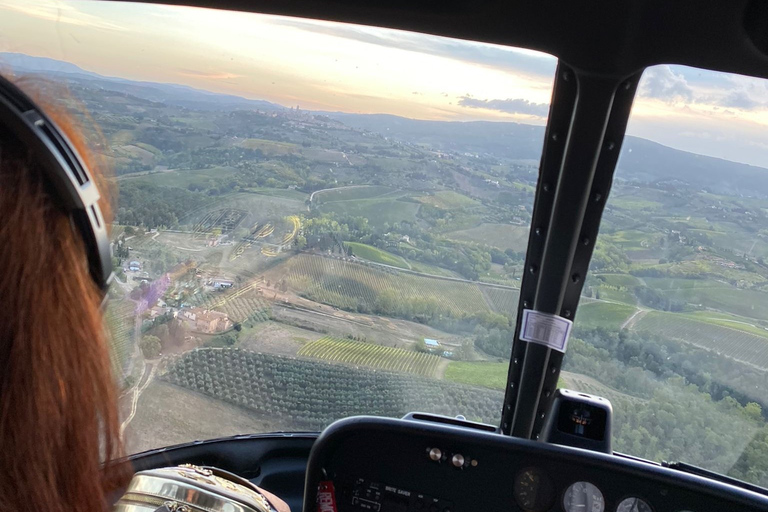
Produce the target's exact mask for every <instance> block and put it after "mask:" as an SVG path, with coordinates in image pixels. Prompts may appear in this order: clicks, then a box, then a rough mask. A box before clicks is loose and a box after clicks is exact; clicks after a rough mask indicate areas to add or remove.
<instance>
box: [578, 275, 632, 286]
mask: <svg viewBox="0 0 768 512" xmlns="http://www.w3.org/2000/svg"><path fill="white" fill-rule="evenodd" d="M590 275H592V276H593V277H595V278H597V279H598V280H599V281H601V282H602V283H604V284H605V285H606V286H615V287H625V288H632V287H634V286H639V285H640V284H642V283H641V282H640V280H639V279H638V278H636V277H635V276H631V275H629V274H590Z"/></svg>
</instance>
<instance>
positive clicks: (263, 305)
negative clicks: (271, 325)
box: [199, 283, 271, 322]
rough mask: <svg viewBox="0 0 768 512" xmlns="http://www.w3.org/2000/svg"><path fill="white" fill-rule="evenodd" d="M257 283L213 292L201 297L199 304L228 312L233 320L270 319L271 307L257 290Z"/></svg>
mask: <svg viewBox="0 0 768 512" xmlns="http://www.w3.org/2000/svg"><path fill="white" fill-rule="evenodd" d="M255 287H256V284H255V283H250V284H247V285H244V286H242V287H240V288H235V289H234V290H230V291H227V292H213V293H209V294H206V295H205V296H204V297H200V298H201V299H202V300H200V302H199V306H200V307H203V308H206V309H214V310H216V311H221V312H222V313H226V314H227V316H229V318H230V319H231V320H232V321H233V322H245V321H246V320H253V321H257V322H263V321H266V320H269V317H270V310H271V307H270V305H269V303H268V302H267V301H265V300H263V299H262V298H261V295H259V294H258V293H257V292H256V291H255Z"/></svg>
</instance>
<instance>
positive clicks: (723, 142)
mask: <svg viewBox="0 0 768 512" xmlns="http://www.w3.org/2000/svg"><path fill="white" fill-rule="evenodd" d="M0 52H18V53H24V54H27V55H32V56H40V57H48V58H52V59H57V60H61V61H65V62H70V63H72V64H75V65H77V66H80V67H81V68H83V69H86V70H88V71H92V72H95V73H99V74H102V75H107V76H115V77H121V78H127V79H132V80H143V81H151V82H166V83H179V84H185V85H189V86H192V87H196V88H200V89H205V90H209V91H213V92H222V93H228V94H235V95H238V96H243V97H247V98H253V99H264V100H268V101H272V102H275V103H279V104H282V105H286V106H295V105H299V106H301V108H303V109H313V110H329V111H344V112H360V113H390V114H396V115H401V116H406V117H411V118H417V119H437V120H455V121H467V120H478V119H484V120H493V121H504V120H507V121H517V122H522V123H531V124H544V123H545V122H546V115H547V109H548V105H549V101H550V96H551V92H552V77H553V74H554V70H555V66H556V59H555V58H554V57H551V56H547V55H543V54H539V53H535V52H531V51H527V50H516V49H510V48H505V47H500V46H494V45H488V44H482V43H470V42H465V41H458V40H453V39H446V38H440V37H434V36H427V35H422V34H414V33H407V32H400V31H395V30H389V29H379V28H371V27H360V26H354V25H346V24H339V23H326V22H317V21H308V20H301V19H293V18H285V17H277V16H264V15H256V14H244V13H232V12H225V11H214V10H205V9H195V8H186V7H170V6H156V5H147V4H129V3H123V2H114V3H112V2H81V1H78V2H59V1H26V0H17V1H7V0H0ZM0 66H2V56H0ZM767 83H768V82H766V81H765V80H759V79H754V78H747V77H739V76H733V75H727V74H723V73H715V72H710V71H701V70H697V69H692V68H684V67H680V66H656V67H654V68H651V69H649V70H647V71H646V73H645V74H644V77H643V80H642V82H641V86H640V90H639V94H638V98H637V100H636V102H635V106H634V109H633V116H632V120H631V122H630V127H629V133H630V134H633V135H638V136H641V137H645V138H648V139H651V140H654V141H657V142H660V143H662V144H666V145H669V146H672V147H676V148H679V149H684V150H687V151H692V152H696V153H701V154H706V155H710V156H716V157H721V158H726V159H728V160H734V161H739V162H744V163H750V164H753V165H760V166H763V167H768V86H767V85H766V84H767Z"/></svg>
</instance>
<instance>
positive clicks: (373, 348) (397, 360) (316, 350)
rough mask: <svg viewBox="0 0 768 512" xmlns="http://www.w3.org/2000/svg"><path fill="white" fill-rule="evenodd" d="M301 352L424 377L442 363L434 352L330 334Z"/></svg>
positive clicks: (305, 355)
mask: <svg viewBox="0 0 768 512" xmlns="http://www.w3.org/2000/svg"><path fill="white" fill-rule="evenodd" d="M299 355H300V356H304V357H313V358H316V359H323V360H325V361H335V362H338V363H346V364H352V365H355V366H369V367H372V368H380V369H382V370H391V371H395V372H405V373H413V374H416V375H423V376H425V377H433V376H434V375H435V370H437V365H438V364H439V363H440V358H439V357H438V356H434V355H432V354H425V353H423V352H414V351H412V350H405V349H402V348H394V347H385V346H382V345H376V344H373V343H364V342H360V341H351V340H343V339H338V338H332V337H330V336H326V337H324V338H321V339H319V340H317V341H314V342H312V343H308V344H307V345H304V346H303V347H302V348H301V350H299Z"/></svg>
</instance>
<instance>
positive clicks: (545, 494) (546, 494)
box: [514, 468, 555, 512]
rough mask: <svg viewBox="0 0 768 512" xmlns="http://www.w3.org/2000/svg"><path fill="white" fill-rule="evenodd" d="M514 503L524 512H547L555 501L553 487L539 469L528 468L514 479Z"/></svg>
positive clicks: (547, 477)
mask: <svg viewBox="0 0 768 512" xmlns="http://www.w3.org/2000/svg"><path fill="white" fill-rule="evenodd" d="M514 491H515V501H517V504H518V505H519V506H520V508H522V509H523V510H525V511H526V512H538V511H544V510H549V509H550V508H552V504H553V503H554V501H555V487H554V485H553V484H552V480H551V479H550V478H549V476H548V475H547V474H546V473H545V472H544V471H543V470H541V469H539V468H528V469H526V470H525V471H522V472H520V473H519V474H518V475H517V478H516V479H515V488H514Z"/></svg>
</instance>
